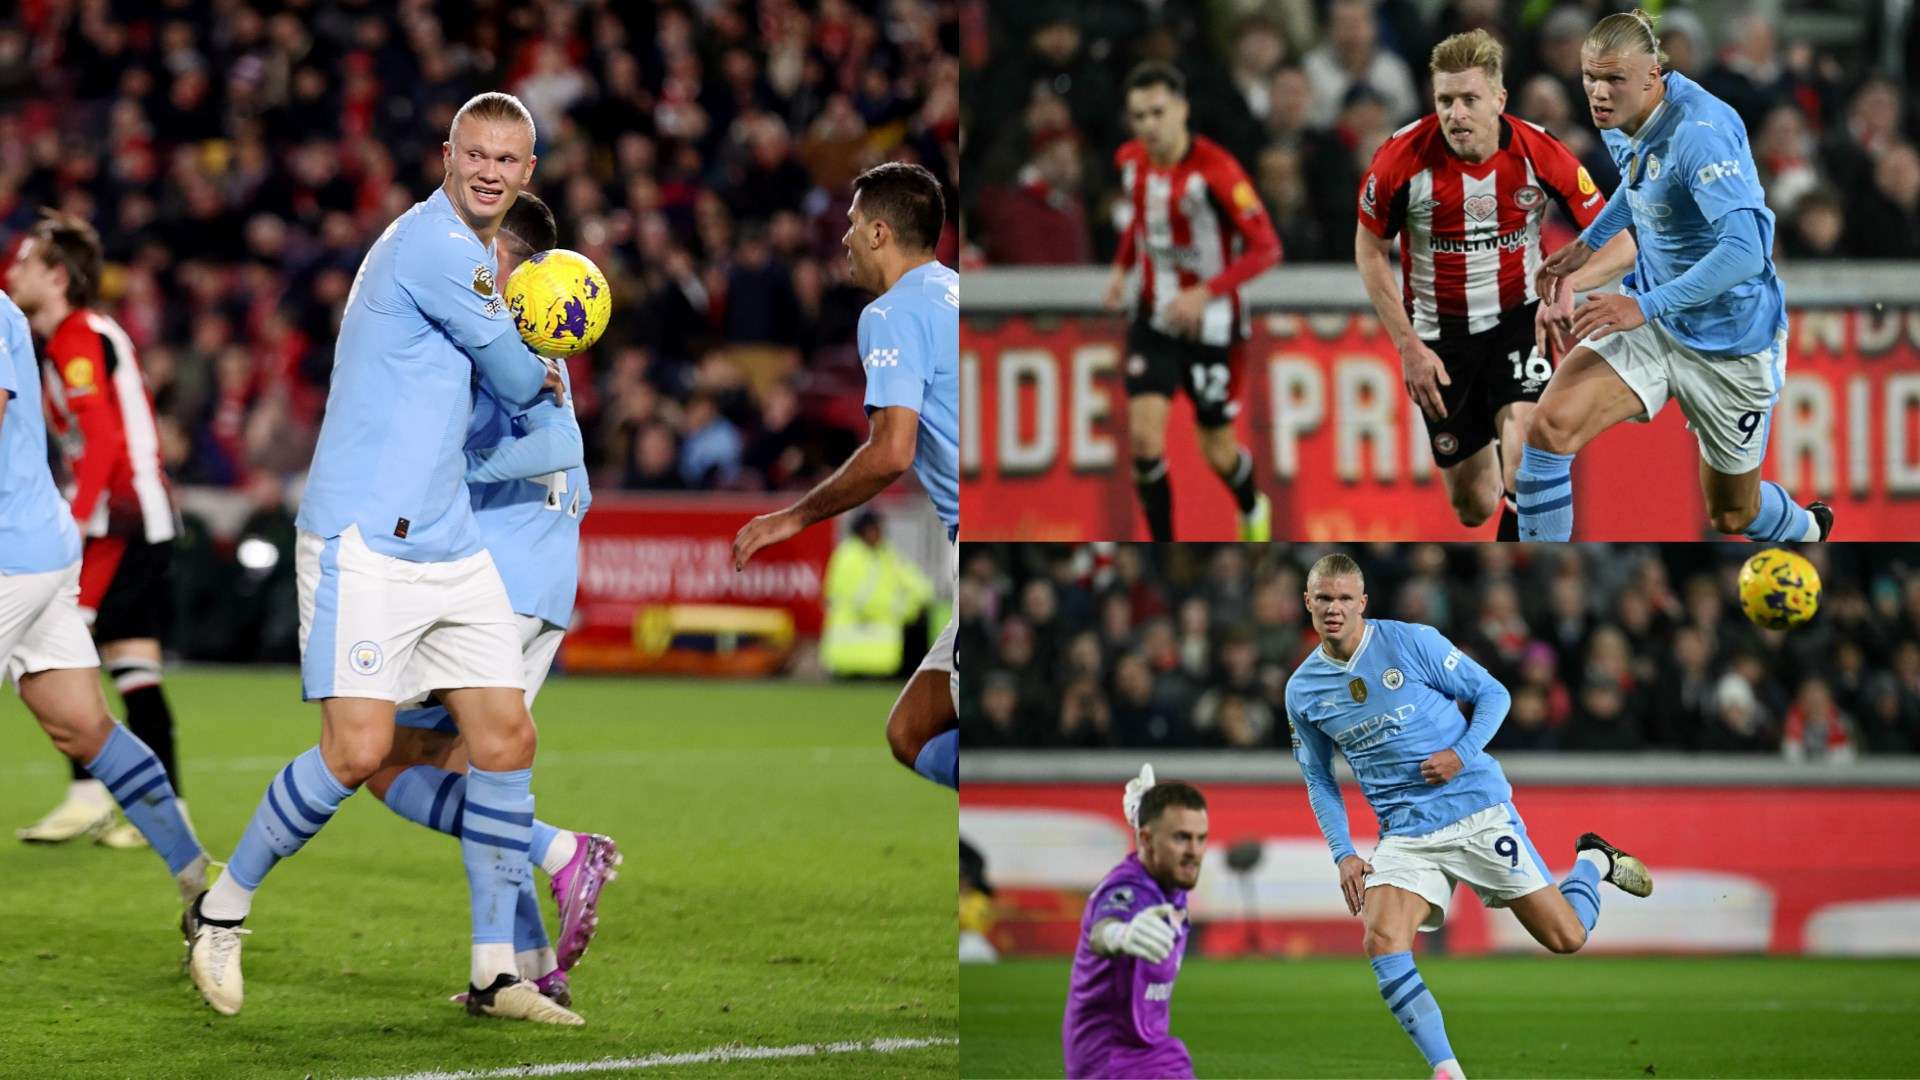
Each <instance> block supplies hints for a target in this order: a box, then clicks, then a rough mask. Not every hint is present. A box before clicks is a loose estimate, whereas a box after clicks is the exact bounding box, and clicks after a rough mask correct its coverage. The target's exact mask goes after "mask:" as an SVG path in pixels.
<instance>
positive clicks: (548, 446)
mask: <svg viewBox="0 0 1920 1080" xmlns="http://www.w3.org/2000/svg"><path fill="white" fill-rule="evenodd" d="M521 421H522V423H523V424H524V426H525V427H526V430H527V433H526V434H525V435H519V436H514V435H509V436H507V437H506V438H503V439H501V440H500V441H499V442H497V443H494V444H493V445H492V446H489V447H486V448H484V449H481V450H469V451H467V482H468V483H470V484H482V483H495V482H498V481H501V480H531V479H533V478H534V477H536V476H546V475H549V474H551V473H556V472H561V471H563V470H566V469H571V468H573V467H574V466H576V465H580V464H582V463H583V462H584V460H585V458H586V447H585V444H584V442H583V441H582V440H581V438H580V422H579V421H578V420H576V419H574V415H573V410H572V409H569V408H567V407H566V406H565V405H562V404H560V403H558V402H554V401H539V402H536V403H534V406H533V408H531V409H528V410H527V411H526V412H524V413H522V414H521Z"/></svg>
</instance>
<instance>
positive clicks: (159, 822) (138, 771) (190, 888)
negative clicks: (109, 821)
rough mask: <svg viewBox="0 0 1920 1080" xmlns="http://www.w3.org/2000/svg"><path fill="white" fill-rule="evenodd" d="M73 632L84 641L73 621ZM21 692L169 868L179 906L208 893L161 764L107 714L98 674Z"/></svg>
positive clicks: (195, 846) (41, 678)
mask: <svg viewBox="0 0 1920 1080" xmlns="http://www.w3.org/2000/svg"><path fill="white" fill-rule="evenodd" d="M76 628H77V632H78V633H79V634H81V635H84V634H85V629H84V628H83V627H79V626H78V621H77V618H76ZM83 640H84V638H83ZM89 644H90V643H89ZM19 686H20V700H21V701H22V702H23V703H24V704H25V705H26V706H27V711H29V712H31V713H33V715H34V718H35V719H37V720H38V721H39V722H40V726H41V728H43V729H44V730H45V731H46V733H47V735H48V736H49V737H50V738H52V739H53V744H54V746H55V747H57V748H59V750H60V752H61V753H63V754H66V755H67V757H68V758H70V759H72V760H74V761H78V762H81V763H83V764H84V765H85V766H86V769H87V772H88V774H89V775H91V776H93V777H94V778H95V779H98V780H99V781H100V782H101V783H102V784H104V785H106V789H107V791H108V793H109V794H111V795H112V797H113V799H114V801H115V802H117V803H119V805H120V807H121V811H122V812H123V813H125V814H126V815H127V820H128V821H129V822H131V823H132V824H133V827H134V828H135V829H137V830H139V832H140V835H141V836H142V837H143V838H144V839H145V840H146V842H147V843H149V844H151V845H152V846H153V850H154V851H155V853H157V854H158V855H159V856H160V857H161V859H162V860H164V861H165V862H166V864H167V870H168V871H169V872H171V873H172V874H173V875H174V879H175V881H176V882H177V883H178V884H179V886H180V895H181V899H182V900H183V901H186V902H191V901H192V899H193V898H194V897H195V896H198V895H199V894H200V892H201V890H203V889H205V888H206V884H207V856H206V852H205V851H203V850H202V849H201V847H200V841H199V839H198V838H196V837H195V836H194V834H193V829H192V827H191V826H189V825H188V824H187V822H186V819H185V818H184V817H182V816H181V813H180V804H179V802H178V801H177V800H176V799H175V798H174V794H173V786H172V785H171V784H170V783H169V782H168V781H167V773H166V770H165V769H164V768H162V767H161V765H160V759H159V758H158V757H157V756H155V754H154V752H153V750H152V749H151V748H149V747H148V746H147V745H146V744H145V743H143V742H141V741H140V738H139V736H137V735H135V734H134V733H133V732H131V731H128V730H127V729H126V728H125V727H124V726H122V725H120V724H118V723H115V722H114V719H113V717H112V716H111V715H109V714H108V713H107V702H106V698H104V697H103V696H102V695H101V692H100V669H99V668H97V667H85V668H80V667H60V668H49V669H43V670H39V671H35V672H34V673H32V674H29V675H23V676H21V677H20V680H19Z"/></svg>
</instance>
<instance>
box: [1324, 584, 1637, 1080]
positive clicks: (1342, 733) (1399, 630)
mask: <svg viewBox="0 0 1920 1080" xmlns="http://www.w3.org/2000/svg"><path fill="white" fill-rule="evenodd" d="M1306 602H1307V612H1308V614H1309V615H1310V616H1311V617H1312V619H1313V629H1314V631H1315V632H1316V633H1318V634H1319V635H1320V647H1319V648H1317V649H1315V650H1313V652H1312V654H1310V655H1309V656H1308V657H1307V658H1306V659H1305V660H1304V661H1302V662H1301V664H1300V666H1299V667H1298V668H1296V669H1294V673H1293V677H1292V678H1291V679H1289V680H1287V693H1286V701H1287V721H1288V723H1289V724H1290V725H1291V726H1292V728H1293V753H1294V757H1295V758H1297V759H1298V760H1299V762H1300V769H1301V771H1302V772H1303V773H1305V774H1306V780H1307V798H1308V800H1309V801H1310V802H1311V803H1312V805H1313V816H1314V819H1315V820H1316V821H1317V822H1319V824H1320V832H1321V835H1323V836H1325V837H1326V839H1327V846H1328V847H1329V848H1331V849H1332V851H1333V861H1334V864H1335V865H1336V866H1338V867H1339V870H1340V891H1341V893H1342V895H1343V896H1344V897H1345V898H1346V902H1347V910H1348V911H1350V912H1352V913H1354V914H1356V915H1364V917H1365V919H1366V928H1367V930H1366V950H1367V956H1369V957H1370V958H1372V961H1373V971H1374V976H1375V978H1376V979H1377V980H1378V982H1379V984H1380V995H1381V997H1383V998H1385V999H1386V1002H1387V1008H1388V1010H1389V1011H1391V1012H1392V1013H1393V1016H1394V1019H1396V1020H1398V1021H1399V1022H1400V1025H1401V1026H1402V1027H1403V1028H1405V1029H1406V1031H1407V1034H1408V1035H1410V1036H1412V1038H1413V1041H1414V1045H1416V1046H1418V1047H1419V1048H1420V1052H1421V1053H1422V1054H1424V1055H1425V1056H1426V1059H1427V1064H1428V1066H1429V1067H1431V1068H1432V1069H1433V1070H1434V1076H1435V1077H1441V1076H1447V1077H1458V1076H1460V1075H1461V1072H1460V1063H1459V1062H1458V1061H1457V1060H1455V1058H1454V1054H1453V1049H1452V1047H1451V1046H1449V1045H1448V1043H1447V1032H1446V1026H1445V1024H1444V1023H1443V1022H1442V1021H1441V1018H1440V1006H1439V1005H1438V1004H1436V1003H1435V1001H1434V996H1433V995H1432V994H1431V993H1429V992H1428V991H1427V987H1426V984H1425V983H1424V982H1423V981H1422V980H1421V978H1420V975H1419V973H1418V972H1417V971H1416V970H1415V968H1414V964H1413V951H1412V950H1413V936H1414V933H1415V932H1416V931H1420V930H1438V929H1439V928H1440V926H1441V924H1443V923H1444V922H1445V921H1446V918H1447V904H1448V902H1449V901H1450V900H1451V899H1452V897H1453V889H1454V884H1455V883H1456V882H1461V881H1464V882H1466V883H1467V884H1468V885H1470V886H1472V888H1473V890H1474V892H1476V893H1478V894H1479V895H1480V900H1481V902H1482V903H1484V904H1486V905H1487V906H1488V907H1505V908H1510V909H1512V911H1513V913H1514V915H1515V916H1517V917H1518V918H1519V920H1520V924H1521V925H1522V926H1524V927H1526V928H1527V932H1528V933H1530V934H1532V935H1533V937H1534V940H1536V941H1538V942H1539V943H1540V944H1542V945H1544V946H1546V947H1547V948H1548V949H1549V950H1551V951H1553V952H1556V953H1571V952H1577V951H1578V950H1579V949H1580V947H1581V946H1583V945H1585V944H1586V943H1587V936H1588V935H1589V934H1590V933H1592V932H1593V927H1594V924H1595V923H1597V922H1598V921H1599V919H1600V893H1599V890H1598V888H1597V886H1598V884H1599V883H1600V882H1601V881H1607V882H1611V883H1612V884H1613V885H1615V886H1617V887H1618V888H1620V889H1622V890H1624V891H1626V892H1628V893H1631V894H1632V895H1634V896H1646V895H1647V894H1648V893H1650V892H1652V891H1653V879H1652V877H1651V876H1649V875H1648V873H1647V868H1646V867H1645V866H1644V865H1642V864H1641V862H1640V860H1638V859H1636V858H1634V857H1633V856H1631V855H1628V854H1627V853H1625V852H1623V851H1620V850H1618V849H1617V848H1614V847H1612V846H1611V845H1609V844H1608V843H1607V842H1606V841H1605V840H1602V839H1600V837H1598V836H1596V835H1594V834H1593V833H1587V834H1585V835H1584V836H1582V837H1580V839H1579V841H1578V842H1577V843H1576V844H1575V845H1574V847H1575V852H1576V855H1575V860H1574V865H1573V871H1572V873H1570V874H1568V875H1567V876H1566V877H1565V878H1563V879H1561V881H1560V882H1559V884H1558V886H1557V887H1556V886H1555V884H1554V881H1553V878H1552V875H1550V874H1549V873H1548V872H1547V864H1546V862H1545V860H1543V859H1541V858H1540V853H1539V852H1538V851H1536V850H1535V849H1534V846H1533V841H1532V840H1531V839H1529V838H1528V836H1527V827H1526V824H1525V823H1524V822H1522V821H1521V820H1520V812H1519V811H1518V810H1515V809H1514V808H1513V789H1512V788H1511V787H1509V786H1507V778H1506V774H1505V773H1503V772H1501V770H1500V763H1499V762H1497V761H1495V760H1494V759H1493V758H1492V757H1491V756H1490V755H1488V754H1487V753H1486V752H1485V748H1486V745H1487V740H1488V739H1491V738H1492V737H1493V733H1494V732H1495V731H1496V730H1498V729H1499V727H1500V722H1501V721H1502V720H1504V719H1505V718H1506V715H1507V706H1508V705H1509V704H1510V703H1511V700H1512V699H1511V698H1510V697H1509V696H1508V694H1507V690H1506V688H1505V687H1503V686H1501V685H1500V684H1499V683H1498V682H1495V681H1494V679H1493V677H1492V676H1491V675H1488V674H1487V671H1486V669H1485V668H1483V667H1481V666H1480V665H1479V664H1477V663H1475V662H1474V660H1473V658H1472V657H1469V656H1467V655H1466V654H1465V653H1462V652H1461V651H1460V650H1459V649H1456V648H1454V647H1453V644H1452V643H1451V642H1449V641H1448V640H1447V639H1446V638H1445V637H1443V636H1441V634H1440V632H1439V631H1438V630H1435V629H1434V628H1433V627H1431V626H1420V625H1417V624H1414V623H1401V622H1389V621H1387V620H1385V619H1377V620H1369V619H1367V618H1365V615H1364V613H1365V612H1366V608H1367V590H1366V582H1365V580H1364V579H1363V578H1362V577H1361V574H1360V567H1359V566H1358V565H1356V564H1355V563H1354V561H1353V560H1352V559H1351V558H1349V557H1348V556H1346V555H1342V554H1339V553H1335V554H1332V555H1328V556H1326V557H1324V558H1322V559H1321V560H1320V561H1319V562H1316V563H1314V564H1313V568H1312V569H1311V570H1309V571H1308V572H1307V589H1306ZM1456 703H1457V704H1456ZM1459 706H1467V707H1470V708H1471V710H1472V713H1473V720H1472V722H1471V723H1469V722H1468V721H1467V719H1466V718H1465V717H1463V716H1462V715H1461V712H1460V708H1459ZM1336 746H1337V747H1338V749H1339V751H1340V753H1341V755H1342V756H1344V757H1345V758H1346V759H1347V764H1348V765H1349V766H1351V767H1352V768H1353V774H1354V777H1355V779H1357V780H1358V781H1359V783H1360V792H1361V794H1363V795H1365V796H1366V799H1367V804H1368V805H1369V806H1371V807H1372V808H1373V812H1374V815H1375V817H1377V818H1378V819H1379V821H1380V843H1379V845H1378V846H1377V847H1375V848H1374V851H1373V858H1372V859H1371V860H1367V859H1362V858H1361V857H1360V856H1359V855H1358V854H1356V853H1355V851H1354V848H1353V839H1352V836H1351V834H1350V833H1349V831H1348V828H1347V810H1346V804H1345V803H1344V802H1342V801H1341V797H1340V786H1339V784H1338V783H1337V782H1336V781H1335V780H1334V778H1333V754H1334V750H1335V748H1336Z"/></svg>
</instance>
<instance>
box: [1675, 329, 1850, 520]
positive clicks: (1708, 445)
mask: <svg viewBox="0 0 1920 1080" xmlns="http://www.w3.org/2000/svg"><path fill="white" fill-rule="evenodd" d="M1785 378H1786V338H1785V336H1784V335H1782V336H1781V338H1780V339H1779V340H1777V341H1776V342H1775V343H1774V346H1773V347H1772V348H1770V349H1768V350H1767V351H1766V352H1764V353H1757V354H1755V355H1752V356H1744V357H1739V358H1737V359H1714V358H1708V357H1703V356H1700V355H1699V354H1698V353H1689V354H1688V355H1685V356H1683V357H1682V358H1681V359H1680V360H1679V361H1678V362H1677V363H1676V365H1675V370H1674V394H1673V396H1674V398H1675V399H1676V400H1678V401H1679V402H1680V408H1681V410H1682V411H1684V412H1685V413H1686V414H1687V422H1688V426H1690V427H1691V428H1692V429H1693V433H1694V436H1695V438H1696V439H1698V440H1699V443H1700V490H1701V492H1702V494H1704V495H1705V496H1706V503H1707V519H1708V521H1710V522H1711V523H1712V525H1713V528H1714V530H1715V531H1716V532H1721V533H1726V534H1729V535H1740V536H1745V537H1746V538H1747V539H1749V540H1754V541H1758V542H1763V543H1786V542H1797V541H1814V540H1824V539H1826V537H1827V534H1828V533H1830V532H1831V531H1832V530H1833V511H1832V510H1830V509H1828V507H1827V506H1826V504H1824V503H1819V502H1815V503H1811V504H1809V505H1807V506H1804V507H1802V506H1800V505H1798V504H1796V503H1795V502H1794V501H1793V496H1791V495H1789V494H1787V490H1786V489H1785V488H1783V487H1781V486H1780V485H1779V484H1776V483H1774V482H1773V481H1771V480H1761V479H1760V466H1761V463H1762V462H1763V461H1765V460H1766V454H1767V436H1768V434H1769V432H1770V430H1771V428H1772V418H1773V408H1774V405H1775V403H1776V402H1777V401H1778V400H1779V396H1780V394H1779V388H1780V386H1781V384H1782V383H1783V382H1784V380H1785Z"/></svg>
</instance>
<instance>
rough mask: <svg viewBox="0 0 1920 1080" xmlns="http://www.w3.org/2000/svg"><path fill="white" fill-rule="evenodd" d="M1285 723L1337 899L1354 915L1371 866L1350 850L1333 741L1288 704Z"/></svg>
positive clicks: (1350, 841)
mask: <svg viewBox="0 0 1920 1080" xmlns="http://www.w3.org/2000/svg"><path fill="white" fill-rule="evenodd" d="M1287 723H1288V725H1289V726H1291V727H1292V729H1293V757H1294V760H1295V761H1298V762H1299V763H1300V772H1301V775H1303V776H1304V777H1306V781H1307V804H1308V805H1309V806H1311V807H1313V820H1314V823H1315V824H1317V825H1319V826H1320V835H1321V836H1323V837H1325V838H1326V841H1327V850H1329V851H1331V852H1332V853H1333V865H1334V866H1335V867H1337V868H1338V869H1339V871H1340V897H1341V899H1343V900H1345V901H1346V902H1347V912H1348V913H1349V914H1352V915H1358V914H1360V906H1361V902H1362V901H1363V900H1364V898H1365V897H1366V894H1367V875H1368V874H1371V873H1373V866H1372V864H1371V863H1368V862H1367V861H1366V860H1365V859H1362V858H1361V857H1360V855H1359V853H1358V852H1356V851H1354V850H1353V834H1352V831H1351V829H1350V827H1349V826H1348V824H1347V804H1346V801H1345V800H1344V799H1342V798H1341V797H1340V783H1339V781H1337V780H1335V779H1334V778H1333V740H1332V739H1329V738H1327V737H1326V735H1324V734H1322V733H1321V731H1320V729H1318V728H1316V727H1314V726H1313V725H1312V724H1309V723H1307V722H1305V721H1304V720H1301V719H1300V718H1299V717H1298V716H1296V715H1295V713H1294V709H1293V706H1292V704H1291V703H1289V704H1288V706H1287Z"/></svg>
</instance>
